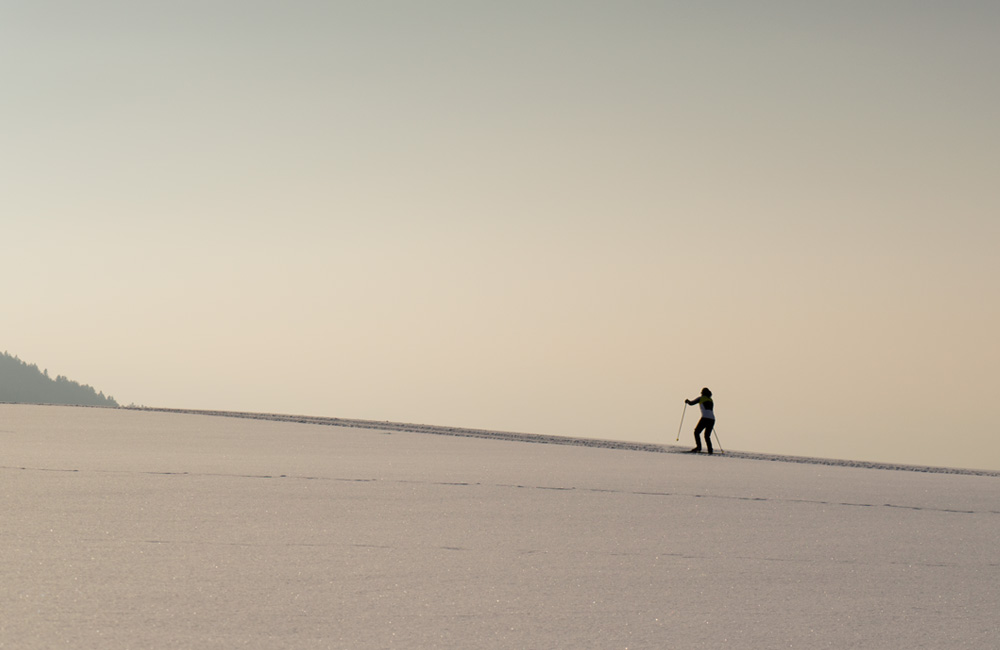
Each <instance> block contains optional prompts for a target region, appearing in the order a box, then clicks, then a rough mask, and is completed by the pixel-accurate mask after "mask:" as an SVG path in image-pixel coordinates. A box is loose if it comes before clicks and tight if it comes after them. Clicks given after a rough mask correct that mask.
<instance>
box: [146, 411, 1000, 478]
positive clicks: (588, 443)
mask: <svg viewBox="0 0 1000 650" xmlns="http://www.w3.org/2000/svg"><path fill="white" fill-rule="evenodd" d="M128 409H129V410H137V411H155V412H162V413H183V414H188V415H207V416H217V417H228V418H244V419H250V420H270V421H273V422H294V423H299V424H318V425H324V426H333V427H345V428H350V429H374V430H376V431H385V432H388V433H392V432H401V433H428V434H433V435H439V436H459V437H464V438H486V439H489V440H509V441H513V442H531V443H535V444H550V445H573V446H577V447H600V448H606V449H622V450H627V451H645V452H652V453H661V454H681V453H683V454H687V453H688V451H689V450H688V448H687V447H686V446H677V445H657V444H653V443H643V442H628V441H621V440H601V439H597V438H573V437H568V436H552V435H544V434H537V433H513V432H509V431H489V430H486V429H467V428H461V427H446V426H435V425H430V424H405V423H401V422H388V421H385V422H382V421H376V420H352V419H344V418H331V417H318V416H308V415H283V414H279V413H243V412H238V411H206V410H197V409H174V408H157V407H145V406H143V407H128ZM705 455H707V454H705ZM714 456H715V457H718V458H742V459H745V460H765V461H772V462H783V463H804V464H808V465H831V466H835V467H859V468H866V469H883V470H892V471H906V472H924V473H929V474H963V475H968V476H992V477H997V478H1000V471H995V470H985V469H963V468H954V467H933V466H927V465H904V464H898V463H879V462H870V461H862V460H841V459H834V458H812V457H808V456H783V455H780V454H763V453H756V452H748V451H725V452H722V453H717V454H714Z"/></svg>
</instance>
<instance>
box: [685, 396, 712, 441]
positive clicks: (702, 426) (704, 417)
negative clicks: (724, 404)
mask: <svg viewBox="0 0 1000 650" xmlns="http://www.w3.org/2000/svg"><path fill="white" fill-rule="evenodd" d="M684 403H685V404H687V405H688V406H694V405H695V404H697V405H698V406H700V407H701V419H700V420H698V424H697V425H696V426H695V428H694V444H695V448H694V449H692V450H691V453H692V454H697V453H699V452H701V435H700V434H701V432H702V431H704V432H705V446H706V447H707V448H708V453H712V430H713V429H714V428H715V402H713V401H712V391H710V390H708V389H707V388H702V389H701V397H698V398H696V399H686V400H684Z"/></svg>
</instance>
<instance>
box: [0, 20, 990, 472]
mask: <svg viewBox="0 0 1000 650" xmlns="http://www.w3.org/2000/svg"><path fill="white" fill-rule="evenodd" d="M998 31H1000V5H997V4H996V3H993V2H975V1H971V2H962V1H959V2H949V3H944V2H922V1H909V2H898V1H891V0H889V1H886V2H878V3H871V2H850V1H848V2H836V3H834V2H824V3H820V2H770V1H761V2H753V3H749V2H742V1H738V0H731V1H718V2H637V1H620V2H590V1H586V0H576V1H573V2H568V1H558V0H553V1H548V2H546V1H541V2H539V1H531V2H525V1H518V0H514V1H510V2H503V3H493V2H475V1H472V2H470V1H463V2H458V1H455V2H447V1H437V0H429V1H427V2H420V3H414V2H403V1H378V0H375V1H366V2H353V1H345V2H320V1H318V0H317V1H310V0H287V1H285V2H280V3H277V2H259V1H253V0H243V1H240V2H235V1H225V2H224V1H212V0H207V1H206V0H199V1H197V2H194V1H186V0H171V2H158V1H151V2H124V1H121V2H118V1H109V0H93V1H91V2H87V3H78V2H70V1H64V0H51V1H45V0H33V1H31V2H21V1H16V0H0V83H2V88H3V91H2V97H3V101H2V102H0V195H2V196H3V200H2V202H0V206H2V207H0V210H2V223H3V227H4V228H3V234H4V236H3V237H2V238H0V241H2V244H0V245H2V255H0V270H2V272H3V276H4V280H3V286H4V287H5V291H4V292H3V300H4V309H3V312H2V316H0V318H2V321H0V334H2V337H0V348H2V349H5V350H6V351H8V352H10V353H11V354H15V355H17V356H19V357H20V358H21V359H22V360H25V361H27V362H29V363H36V364H38V366H39V368H45V369H48V370H49V372H50V374H52V375H56V374H61V375H65V376H67V377H69V378H70V379H73V380H76V381H79V382H81V383H86V384H89V385H92V386H94V387H95V388H96V389H98V390H100V391H103V392H104V393H105V394H110V395H113V396H114V397H115V398H116V399H117V400H118V401H119V402H120V403H122V404H123V405H129V404H136V405H145V406H160V407H176V408H204V409H221V410H245V411H259V412H277V413H292V414H305V415H322V416H332V417H345V418H360V419H371V420H392V421H402V422H414V423H425V424H439V425H454V426H465V427H476V428H484V429H499V430H509V431H518V432H529V433H545V434H558V435H571V436H585V437H595V438H607V439H619V440H633V441H641V442H662V443H671V444H673V443H674V442H675V440H676V438H677V436H678V427H679V425H680V421H681V419H682V417H683V418H684V427H683V428H684V430H683V432H682V433H681V440H682V442H684V444H687V443H690V442H692V435H691V429H693V426H694V424H695V422H696V420H697V413H696V412H695V410H694V409H690V408H688V409H686V408H685V406H684V401H683V400H684V399H685V398H693V397H695V396H697V394H698V393H699V391H700V390H701V388H702V387H703V386H708V387H710V388H711V389H712V390H713V393H714V395H715V401H716V411H717V416H718V434H719V442H720V443H721V444H722V446H723V448H725V447H729V448H732V449H741V450H748V451H761V452H771V453H784V454H793V455H809V456H823V457H835V458H846V459H857V460H874V461H888V462H898V463H915V464H927V465H945V466H955V467H972V468H985V469H998V468H1000V435H998V434H1000V431H998V426H997V422H998V416H1000V406H998V404H1000V401H998V400H997V397H996V396H997V395H998V394H1000V379H998V377H997V372H996V369H997V367H998V364H1000V346H998V344H997V337H996V332H997V331H1000V295H998V291H997V278H998V277H1000V261H998V256H997V255H996V248H997V243H998V241H1000V220H998V219H997V215H998V214H1000V198H998V193H997V191H996V179H997V178H1000V155H998V154H1000V123H998V121H997V119H996V116H997V115H998V114H1000V70H998V67H1000V41H998V40H997V39H996V38H995V35H996V34H997V33H998Z"/></svg>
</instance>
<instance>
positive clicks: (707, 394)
mask: <svg viewBox="0 0 1000 650" xmlns="http://www.w3.org/2000/svg"><path fill="white" fill-rule="evenodd" d="M701 394H702V395H704V396H705V397H711V396H712V391H710V390H708V389H707V388H702V389H701Z"/></svg>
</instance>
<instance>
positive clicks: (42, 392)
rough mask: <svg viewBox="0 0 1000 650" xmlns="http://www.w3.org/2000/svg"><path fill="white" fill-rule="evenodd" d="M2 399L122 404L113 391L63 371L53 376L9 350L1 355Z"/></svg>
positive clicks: (18, 401)
mask: <svg viewBox="0 0 1000 650" xmlns="http://www.w3.org/2000/svg"><path fill="white" fill-rule="evenodd" d="M0 402H13V403H17V404H71V405H76V406H118V402H116V401H115V398H113V397H111V396H110V395H108V396H105V395H104V393H103V392H102V393H99V392H97V391H96V390H94V389H93V388H91V387H90V386H87V385H81V384H79V383H77V382H75V381H70V380H69V379H67V378H66V377H63V376H62V375H59V376H58V377H56V378H55V379H52V378H51V377H49V371H48V370H45V371H41V370H39V369H38V366H36V365H35V364H31V365H28V364H27V363H25V362H24V361H21V360H20V359H19V358H17V357H15V356H11V355H10V354H9V353H8V352H4V353H3V354H2V355H0Z"/></svg>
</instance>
